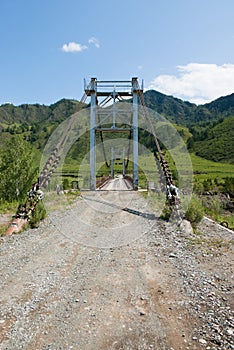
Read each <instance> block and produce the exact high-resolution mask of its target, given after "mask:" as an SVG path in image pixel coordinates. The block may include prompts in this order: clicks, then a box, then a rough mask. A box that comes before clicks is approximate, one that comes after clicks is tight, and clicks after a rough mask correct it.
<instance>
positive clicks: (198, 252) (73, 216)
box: [0, 191, 234, 350]
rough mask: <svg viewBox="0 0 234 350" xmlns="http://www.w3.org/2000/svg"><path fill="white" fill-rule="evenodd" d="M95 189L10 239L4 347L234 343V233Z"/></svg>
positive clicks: (133, 195) (159, 347) (41, 349)
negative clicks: (172, 218) (173, 220)
mask: <svg viewBox="0 0 234 350" xmlns="http://www.w3.org/2000/svg"><path fill="white" fill-rule="evenodd" d="M198 230H199V231H197V232H196V234H194V233H192V232H191V230H189V225H188V223H187V222H183V226H181V227H177V226H176V225H172V224H170V223H165V222H162V221H160V220H159V219H158V218H157V213H154V212H153V211H152V209H150V207H149V206H148V203H147V201H146V200H145V199H144V198H143V197H141V196H140V195H139V194H138V193H137V192H134V191H132V192H129V191H120V192H118V191H103V192H102V191H96V192H94V193H91V192H87V193H84V194H83V195H82V197H79V198H78V199H77V200H76V201H75V202H74V203H73V204H72V205H70V206H69V208H67V209H66V210H63V211H57V212H53V213H52V214H50V216H49V217H48V218H47V219H46V220H45V221H44V222H43V223H42V224H41V226H40V227H39V228H38V229H34V230H27V231H25V232H23V233H21V234H19V235H14V236H11V237H4V238H1V242H0V251H1V290H0V301H1V309H0V349H1V350H18V349H27V350H49V349H51V350H59V349H62V350H68V349H75V350H76V349H79V350H111V349H115V350H117V349H124V350H127V349H129V350H130V349H131V350H133V349H134V350H135V349H139V350H146V349H149V350H150V349H156V350H164V349H165V350H173V349H174V350H179V349H182V350H183V349H189V350H193V349H212V350H213V349H222V350H224V349H225V350H229V349H234V343H233V313H232V312H233V299H232V291H233V289H232V288H233V269H232V262H233V260H232V259H233V244H232V243H233V235H232V233H231V232H228V231H226V230H225V229H224V228H222V227H220V226H219V225H216V224H214V223H213V222H212V221H208V220H206V219H204V220H203V221H202V223H201V224H200V226H199V228H198Z"/></svg>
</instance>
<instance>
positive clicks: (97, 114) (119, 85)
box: [85, 77, 143, 191]
mask: <svg viewBox="0 0 234 350" xmlns="http://www.w3.org/2000/svg"><path fill="white" fill-rule="evenodd" d="M142 90H143V88H141V89H140V88H139V83H138V78H135V77H134V78H132V79H131V80H123V81H119V80H102V81H101V80H97V78H91V80H90V83H89V84H88V85H86V82H85V93H86V95H87V96H90V98H91V102H90V190H92V191H94V190H96V134H97V133H98V132H99V133H103V132H131V134H132V141H133V184H134V189H137V188H138V103H139V101H138V98H139V93H140V92H142ZM126 98H129V99H132V108H130V109H129V113H131V117H130V120H131V122H130V123H129V125H128V127H126V126H125V127H121V126H119V125H118V123H117V116H119V115H120V114H121V113H123V114H124V115H126V110H124V111H121V108H120V109H119V108H117V102H119V101H120V102H121V101H124V99H126ZM107 107H108V108H107ZM107 110H108V114H109V115H110V113H111V115H112V117H111V125H110V123H109V124H108V127H103V126H102V125H103V123H104V122H102V120H103V121H104V120H105V119H106V114H107V112H106V111H107Z"/></svg>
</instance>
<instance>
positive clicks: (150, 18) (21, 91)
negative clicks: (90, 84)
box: [0, 0, 234, 105]
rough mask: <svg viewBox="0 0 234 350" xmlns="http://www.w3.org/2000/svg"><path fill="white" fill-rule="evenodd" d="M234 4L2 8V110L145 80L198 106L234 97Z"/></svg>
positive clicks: (56, 2)
mask: <svg viewBox="0 0 234 350" xmlns="http://www.w3.org/2000/svg"><path fill="white" fill-rule="evenodd" d="M233 13H234V1H233V0H163V1H159V0H144V1H142V2H140V1H136V0H125V1H123V0H118V1H106V0H99V1H92V0H89V1H80V0H40V1H39V0H0V33H1V47H0V79H1V83H0V104H3V103H7V102H10V103H13V104H15V105H19V104H22V103H43V104H51V103H54V102H56V101H58V100H59V99H61V98H74V99H78V100H79V99H80V98H81V96H82V94H83V79H84V78H86V79H87V81H89V79H90V78H91V77H97V78H98V79H100V80H115V79H118V80H128V79H129V80H130V79H131V77H133V76H137V77H139V79H140V80H141V79H144V86H145V88H146V89H149V88H153V89H156V90H158V91H161V92H163V93H166V94H168V95H173V96H175V97H179V98H182V99H183V100H189V101H192V102H195V103H197V104H200V103H205V102H209V101H211V100H214V99H215V98H218V97H220V96H222V95H228V94H230V93H233V92H234V24H233Z"/></svg>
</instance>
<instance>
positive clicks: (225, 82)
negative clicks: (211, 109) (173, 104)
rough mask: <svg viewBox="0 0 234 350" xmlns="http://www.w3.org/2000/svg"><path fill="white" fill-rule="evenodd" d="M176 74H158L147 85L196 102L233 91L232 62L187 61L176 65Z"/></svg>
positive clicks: (233, 74) (200, 102)
mask: <svg viewBox="0 0 234 350" xmlns="http://www.w3.org/2000/svg"><path fill="white" fill-rule="evenodd" d="M177 69H178V74H177V75H159V76H158V77H156V78H155V79H154V80H153V81H152V82H151V83H150V84H149V86H148V88H147V90H148V89H155V90H158V91H160V92H162V93H164V94H166V95H173V96H175V97H179V98H181V99H183V100H188V101H190V102H194V103H196V104H203V103H207V102H210V101H213V100H215V99H216V98H218V97H220V96H225V95H229V94H231V93H233V92H234V64H223V65H221V66H218V65H216V64H201V63H189V64H187V65H185V66H177Z"/></svg>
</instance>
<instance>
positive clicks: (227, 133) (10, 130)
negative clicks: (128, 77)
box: [0, 90, 234, 163]
mask: <svg viewBox="0 0 234 350" xmlns="http://www.w3.org/2000/svg"><path fill="white" fill-rule="evenodd" d="M144 99H145V103H146V106H147V107H148V108H150V109H152V110H155V111H156V112H158V113H160V114H162V115H163V116H164V117H165V118H166V119H167V120H169V121H170V122H172V123H173V124H177V125H181V126H183V127H185V128H187V129H188V131H189V132H190V134H191V135H192V137H190V138H189V140H188V148H189V150H190V151H191V152H194V153H196V154H197V155H199V156H202V157H204V158H206V159H210V160H214V161H224V162H230V163H234V155H233V149H234V144H233V142H234V141H233V140H234V137H233V131H232V130H233V121H234V119H233V117H234V93H233V94H231V95H228V96H225V97H220V98H218V99H217V100H215V101H212V102H210V103H207V104H205V105H199V106H197V105H195V104H193V103H190V102H186V101H182V100H180V99H178V98H174V97H173V96H167V95H164V94H162V93H160V92H158V91H155V90H149V91H146V92H145V93H144ZM85 106H87V105H85V104H84V105H83V107H85ZM79 109H80V102H79V101H77V100H69V99H62V100H60V101H58V102H56V103H54V104H52V105H50V106H46V105H40V104H33V105H30V104H23V105H20V106H14V105H12V104H9V103H8V104H4V105H1V106H0V133H1V140H2V141H0V144H1V142H3V140H4V139H5V138H8V137H10V136H11V135H14V134H23V136H24V138H25V140H27V141H29V142H30V143H31V144H33V145H34V146H35V147H36V148H37V149H39V150H42V149H43V147H44V146H45V143H46V141H47V139H48V137H49V136H50V135H51V133H52V132H53V130H54V129H55V128H56V126H57V125H58V124H59V123H61V122H62V121H63V120H65V119H66V118H68V117H69V116H71V115H72V114H73V113H75V112H76V111H77V110H79ZM86 139H87V140H86V142H88V135H87V137H86ZM83 141H84V140H83ZM140 141H141V142H143V143H144V140H140ZM85 149H86V150H87V147H85Z"/></svg>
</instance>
